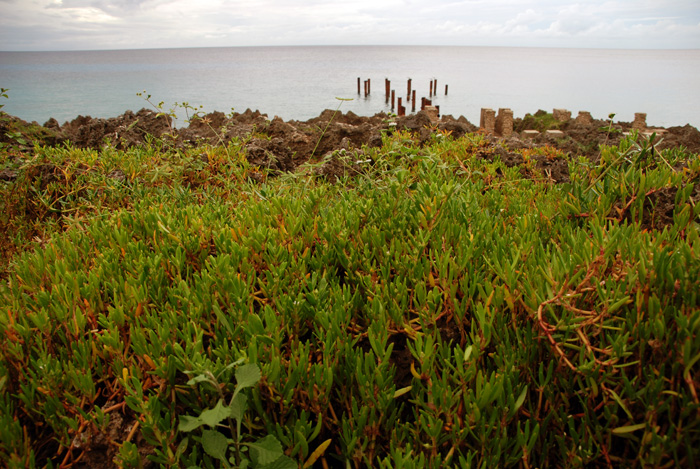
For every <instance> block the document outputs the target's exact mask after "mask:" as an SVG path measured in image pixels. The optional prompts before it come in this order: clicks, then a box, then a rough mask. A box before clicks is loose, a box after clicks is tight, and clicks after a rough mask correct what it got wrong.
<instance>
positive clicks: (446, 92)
mask: <svg viewBox="0 0 700 469" xmlns="http://www.w3.org/2000/svg"><path fill="white" fill-rule="evenodd" d="M445 96H447V85H445Z"/></svg>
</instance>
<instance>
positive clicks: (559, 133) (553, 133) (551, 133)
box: [546, 130, 564, 138]
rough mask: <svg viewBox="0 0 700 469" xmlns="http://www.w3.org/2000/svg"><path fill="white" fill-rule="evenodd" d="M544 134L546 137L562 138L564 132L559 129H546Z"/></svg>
mask: <svg viewBox="0 0 700 469" xmlns="http://www.w3.org/2000/svg"><path fill="white" fill-rule="evenodd" d="M546 135H547V137H554V138H564V132H562V131H561V130H548V131H547V133H546Z"/></svg>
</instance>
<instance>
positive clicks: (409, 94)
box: [406, 78, 411, 99]
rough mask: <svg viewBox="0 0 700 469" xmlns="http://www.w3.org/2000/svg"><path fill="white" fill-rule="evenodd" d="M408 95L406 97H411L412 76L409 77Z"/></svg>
mask: <svg viewBox="0 0 700 469" xmlns="http://www.w3.org/2000/svg"><path fill="white" fill-rule="evenodd" d="M406 96H408V97H407V98H406V99H410V97H411V79H410V78H409V79H408V94H407V95H406Z"/></svg>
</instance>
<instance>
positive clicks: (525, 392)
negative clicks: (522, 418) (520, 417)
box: [513, 386, 527, 415]
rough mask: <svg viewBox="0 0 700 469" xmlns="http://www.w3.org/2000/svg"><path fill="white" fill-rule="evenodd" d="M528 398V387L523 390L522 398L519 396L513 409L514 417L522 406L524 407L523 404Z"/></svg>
mask: <svg viewBox="0 0 700 469" xmlns="http://www.w3.org/2000/svg"><path fill="white" fill-rule="evenodd" d="M526 396H527V386H525V388H524V389H523V390H522V392H521V393H520V396H518V400H517V401H515V407H514V408H513V415H514V414H515V413H516V412H517V411H518V409H520V406H522V405H523V402H525V397H526Z"/></svg>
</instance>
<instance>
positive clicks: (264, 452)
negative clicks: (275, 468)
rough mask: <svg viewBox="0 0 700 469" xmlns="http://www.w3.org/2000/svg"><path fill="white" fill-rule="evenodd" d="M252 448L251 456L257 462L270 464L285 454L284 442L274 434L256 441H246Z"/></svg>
mask: <svg viewBox="0 0 700 469" xmlns="http://www.w3.org/2000/svg"><path fill="white" fill-rule="evenodd" d="M246 446H248V448H250V458H251V459H252V460H253V462H254V463H255V464H270V463H272V462H274V461H275V460H277V459H278V458H279V457H281V456H282V455H284V451H282V444H281V443H280V442H279V440H278V439H277V438H275V437H274V436H273V435H267V436H266V437H264V438H261V439H259V440H258V441H256V442H255V443H246Z"/></svg>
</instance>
